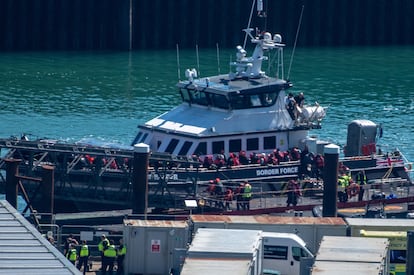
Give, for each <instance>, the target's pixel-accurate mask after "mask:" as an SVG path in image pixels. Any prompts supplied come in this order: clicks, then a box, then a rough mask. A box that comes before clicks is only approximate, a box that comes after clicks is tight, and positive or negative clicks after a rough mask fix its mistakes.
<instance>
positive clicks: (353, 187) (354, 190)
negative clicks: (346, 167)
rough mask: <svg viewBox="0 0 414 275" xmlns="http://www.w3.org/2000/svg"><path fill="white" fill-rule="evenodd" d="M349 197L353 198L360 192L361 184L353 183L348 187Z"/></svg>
mask: <svg viewBox="0 0 414 275" xmlns="http://www.w3.org/2000/svg"><path fill="white" fill-rule="evenodd" d="M346 191H347V193H348V197H350V198H352V197H355V196H356V195H358V194H359V191H360V186H359V185H358V184H356V183H351V184H350V185H349V186H348V188H347V190H346Z"/></svg>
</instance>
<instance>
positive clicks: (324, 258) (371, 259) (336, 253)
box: [312, 236, 389, 275]
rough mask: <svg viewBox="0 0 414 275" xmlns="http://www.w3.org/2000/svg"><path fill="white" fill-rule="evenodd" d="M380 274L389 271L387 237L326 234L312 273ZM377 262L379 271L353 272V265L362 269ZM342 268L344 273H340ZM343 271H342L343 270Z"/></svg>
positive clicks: (370, 267) (382, 274)
mask: <svg viewBox="0 0 414 275" xmlns="http://www.w3.org/2000/svg"><path fill="white" fill-rule="evenodd" d="M343 264H347V265H348V266H349V268H348V273H347V274H376V275H377V274H378V275H388V273H389V240H388V239H387V238H362V237H338V236H324V237H323V238H322V242H321V244H320V247H319V250H318V253H317V255H316V260H315V264H314V266H313V269H312V274H313V275H315V274H345V272H346V271H347V269H346V268H345V266H344V265H343ZM372 264H375V268H374V269H375V270H377V271H376V272H377V273H364V272H361V273H358V272H356V273H352V272H351V267H352V266H353V265H355V266H358V267H359V268H360V269H361V270H365V269H367V270H368V269H372ZM341 268H343V269H342V271H343V273H340V271H341ZM342 271H341V272H342ZM329 272H330V273H329Z"/></svg>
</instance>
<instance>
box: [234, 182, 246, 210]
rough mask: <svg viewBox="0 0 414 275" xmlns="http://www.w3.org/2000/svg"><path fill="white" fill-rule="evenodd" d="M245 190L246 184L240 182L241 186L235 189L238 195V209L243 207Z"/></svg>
mask: <svg viewBox="0 0 414 275" xmlns="http://www.w3.org/2000/svg"><path fill="white" fill-rule="evenodd" d="M243 191H244V184H243V183H240V184H239V186H238V187H237V188H236V190H235V191H234V195H235V196H236V206H237V211H239V210H242V209H243V203H244V202H243Z"/></svg>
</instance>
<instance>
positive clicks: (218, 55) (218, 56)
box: [216, 43, 220, 74]
mask: <svg viewBox="0 0 414 275" xmlns="http://www.w3.org/2000/svg"><path fill="white" fill-rule="evenodd" d="M216 51H217V70H218V74H220V52H219V45H218V43H216Z"/></svg>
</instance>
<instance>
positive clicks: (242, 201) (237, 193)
mask: <svg viewBox="0 0 414 275" xmlns="http://www.w3.org/2000/svg"><path fill="white" fill-rule="evenodd" d="M206 191H207V192H208V194H209V196H208V201H207V202H208V203H209V205H210V206H214V207H217V208H220V209H223V210H226V211H228V210H232V209H231V208H232V207H231V205H232V202H233V200H234V199H236V205H237V210H238V211H239V210H250V200H251V198H252V186H251V185H250V183H249V182H248V181H244V182H242V183H240V184H239V185H238V186H237V187H236V188H234V186H232V185H226V186H224V185H223V183H222V181H221V180H220V179H219V178H216V179H214V180H210V181H209V184H208V187H207V189H206Z"/></svg>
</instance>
